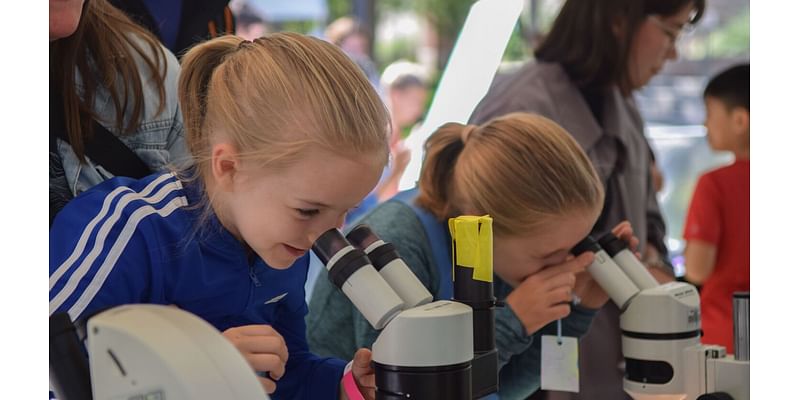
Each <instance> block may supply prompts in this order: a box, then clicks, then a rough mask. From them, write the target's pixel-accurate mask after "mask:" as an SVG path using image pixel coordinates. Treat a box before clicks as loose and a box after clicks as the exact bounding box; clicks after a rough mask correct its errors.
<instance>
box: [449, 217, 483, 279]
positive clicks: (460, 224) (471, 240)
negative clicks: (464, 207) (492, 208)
mask: <svg viewBox="0 0 800 400" xmlns="http://www.w3.org/2000/svg"><path fill="white" fill-rule="evenodd" d="M448 225H449V227H450V236H451V237H452V238H453V248H454V249H455V254H454V255H453V256H454V257H453V258H454V259H455V260H454V261H455V262H454V263H453V265H454V268H455V265H456V264H458V265H460V266H462V267H469V268H472V269H473V270H474V271H473V272H472V279H474V280H476V281H483V282H492V271H493V270H492V217H490V216H488V215H484V216H481V217H479V216H475V215H462V216H460V217H456V218H450V220H449V221H448Z"/></svg>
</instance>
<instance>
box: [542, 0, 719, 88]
mask: <svg viewBox="0 0 800 400" xmlns="http://www.w3.org/2000/svg"><path fill="white" fill-rule="evenodd" d="M689 4H691V5H692V7H693V8H694V14H693V16H692V17H691V19H690V21H689V23H691V24H695V23H697V21H699V20H700V17H702V15H703V11H704V10H705V0H602V1H598V0H566V2H565V3H564V6H563V7H562V8H561V12H559V14H558V16H557V17H556V20H555V22H553V27H552V29H551V30H550V32H549V33H548V34H547V36H545V38H544V40H543V41H542V43H541V44H540V45H539V46H538V48H537V49H536V51H535V55H536V59H537V60H539V61H545V62H554V63H558V64H561V66H562V67H563V68H564V70H565V71H566V72H567V74H568V75H569V76H570V78H571V79H572V80H573V81H574V82H575V83H576V84H577V85H578V86H579V87H581V88H585V87H591V88H602V87H605V86H608V85H612V84H618V85H620V87H621V88H622V89H623V91H625V92H629V91H630V89H631V84H630V82H629V79H630V78H629V74H628V53H629V52H630V48H631V43H632V41H633V36H634V34H635V33H636V31H637V29H638V28H639V26H640V25H641V24H642V23H643V22H644V21H645V18H647V16H648V15H660V16H664V17H667V16H671V15H674V14H676V13H677V12H679V11H680V10H681V9H683V8H684V7H686V6H687V5H689ZM617 21H619V26H621V27H622V32H621V37H618V35H617V34H615V32H614V26H615V25H617V24H618V23H617Z"/></svg>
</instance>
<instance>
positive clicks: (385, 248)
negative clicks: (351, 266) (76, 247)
mask: <svg viewBox="0 0 800 400" xmlns="http://www.w3.org/2000/svg"><path fill="white" fill-rule="evenodd" d="M347 240H348V241H349V242H350V243H352V244H353V245H354V246H355V247H357V248H359V249H361V250H363V251H364V253H367V257H369V261H370V263H371V264H372V266H373V267H375V269H376V270H377V271H378V272H379V273H380V274H381V276H382V277H383V279H385V280H386V282H387V283H388V284H389V286H391V287H392V289H394V290H395V292H397V295H398V296H400V298H401V299H403V303H404V307H405V308H412V307H416V306H419V305H421V304H426V303H430V302H431V301H433V295H431V293H430V292H429V291H428V289H426V288H425V286H424V285H423V284H422V282H420V281H419V278H417V276H416V275H414V273H413V272H411V269H410V268H409V267H408V265H406V263H405V261H403V259H402V258H400V254H398V253H397V249H395V247H394V245H392V244H391V243H387V242H384V241H383V240H382V239H381V238H379V237H378V235H376V234H375V232H373V231H372V229H370V228H369V227H368V226H367V225H359V226H357V227H355V228H354V229H353V230H352V231H350V233H348V234H347Z"/></svg>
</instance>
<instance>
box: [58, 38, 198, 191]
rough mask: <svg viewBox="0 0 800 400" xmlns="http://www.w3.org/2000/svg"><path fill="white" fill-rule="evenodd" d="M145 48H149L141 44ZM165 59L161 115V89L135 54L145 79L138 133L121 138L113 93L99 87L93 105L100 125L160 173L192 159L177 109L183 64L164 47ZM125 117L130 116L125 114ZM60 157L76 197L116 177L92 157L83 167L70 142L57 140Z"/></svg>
mask: <svg viewBox="0 0 800 400" xmlns="http://www.w3.org/2000/svg"><path fill="white" fill-rule="evenodd" d="M142 48H143V49H147V48H148V47H147V46H145V45H144V44H142ZM162 49H163V51H164V55H165V59H166V75H165V79H164V89H165V95H166V97H165V103H164V108H163V110H162V111H161V112H158V102H159V96H158V87H157V86H156V85H155V83H154V82H153V80H152V78H151V77H150V76H149V73H150V71H149V69H148V68H147V66H146V64H145V62H144V60H143V59H142V58H141V57H139V56H138V53H136V52H132V54H133V55H134V56H136V57H137V59H136V62H137V67H138V69H139V72H140V76H141V80H142V94H143V97H144V109H143V112H142V119H141V122H140V124H139V126H138V127H137V128H136V130H135V131H134V132H133V133H131V134H129V135H124V136H120V133H121V132H119V130H118V129H117V127H116V125H117V124H116V111H115V108H114V102H113V100H112V99H111V94H110V92H109V91H108V90H107V89H105V88H103V87H100V86H98V88H97V92H96V94H95V99H94V103H93V109H94V111H95V113H97V115H98V122H99V123H100V124H101V125H102V126H104V127H105V128H106V129H108V131H109V132H111V133H114V134H115V135H117V136H119V138H120V140H121V141H122V142H123V143H125V145H127V146H128V147H129V148H130V149H131V150H133V152H134V153H135V154H136V155H137V156H138V157H139V158H140V159H141V160H142V161H143V162H144V163H145V164H146V165H147V166H148V167H149V168H150V169H151V170H152V171H154V172H155V171H161V170H164V169H165V168H166V166H167V165H168V164H172V165H180V164H181V163H183V162H186V161H187V160H188V159H189V155H188V154H189V153H188V150H187V146H186V143H185V140H184V135H183V117H182V116H181V112H180V109H179V107H178V93H177V88H178V73H179V72H180V64H178V60H177V59H176V58H175V56H174V55H173V54H172V53H171V52H170V51H169V50H167V49H166V48H164V47H163V46H162ZM76 81H77V85H78V91H79V92H80V90H81V87H82V84H81V82H80V78H79V77H77V79H76ZM126 115H129V113H127V112H126ZM58 154H59V156H60V157H61V163H62V166H63V173H64V176H65V177H66V181H67V183H68V184H69V190H70V192H72V195H73V196H77V195H78V194H80V193H82V192H84V191H85V190H87V189H89V188H90V187H92V186H94V185H96V184H98V183H100V182H102V181H105V180H106V179H109V178H111V177H113V176H114V175H113V174H111V173H110V172H108V171H107V170H106V169H105V168H103V167H102V166H100V165H98V164H95V163H94V162H93V161H92V160H91V159H89V157H88V156H87V157H86V163H85V164H81V162H80V161H79V159H78V157H77V156H76V155H75V153H74V152H73V151H72V147H71V146H70V145H69V143H67V142H65V141H62V140H60V139H59V140H58Z"/></svg>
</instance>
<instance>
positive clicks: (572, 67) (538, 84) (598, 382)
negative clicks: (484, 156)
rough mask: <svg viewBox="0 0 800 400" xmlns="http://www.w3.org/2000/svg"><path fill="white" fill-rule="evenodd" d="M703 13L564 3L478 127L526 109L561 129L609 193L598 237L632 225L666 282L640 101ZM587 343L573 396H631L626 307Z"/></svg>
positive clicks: (658, 5)
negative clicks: (637, 94) (623, 322)
mask: <svg viewBox="0 0 800 400" xmlns="http://www.w3.org/2000/svg"><path fill="white" fill-rule="evenodd" d="M704 9H705V0H604V1H597V0H566V1H565V2H564V5H563V8H562V9H561V11H560V13H559V15H558V16H557V17H556V20H555V22H554V23H553V27H552V29H551V30H550V32H549V33H548V35H547V36H546V37H545V38H544V39H543V41H542V42H541V43H540V44H539V46H538V48H537V49H536V51H535V56H536V60H535V61H532V62H529V63H528V64H526V65H524V66H522V67H521V68H520V69H519V70H517V71H516V72H514V73H513V74H512V75H510V76H505V77H502V78H498V79H495V82H494V83H493V85H492V88H491V89H490V90H489V93H488V94H487V95H486V97H485V98H484V99H483V101H482V102H481V104H480V105H479V106H478V108H477V109H476V110H475V112H474V114H473V116H472V120H471V121H470V122H471V123H474V124H481V123H484V122H486V121H488V120H490V119H492V118H494V117H497V116H500V115H504V114H507V113H510V112H519V111H522V112H529V113H534V114H539V115H543V116H545V117H548V118H550V119H552V120H554V121H556V122H557V123H558V124H559V125H561V126H563V127H564V128H565V129H566V130H567V131H568V132H569V133H570V134H571V135H572V136H574V138H575V139H576V140H577V142H578V143H579V144H580V145H581V147H582V148H583V150H584V151H585V152H586V153H587V154H588V155H589V158H590V159H591V161H592V163H593V164H594V167H595V169H596V170H597V172H598V174H599V176H600V179H601V180H602V182H603V183H604V186H605V191H606V198H605V204H604V206H603V211H602V213H601V215H600V218H599V219H598V221H597V223H596V224H595V226H594V229H593V232H595V233H600V232H607V231H609V230H610V229H611V228H612V227H614V226H615V225H616V224H618V223H619V222H620V221H623V220H628V221H630V222H631V224H632V226H633V231H634V232H636V233H637V236H639V237H641V238H643V239H646V240H642V242H641V244H640V248H639V251H640V252H641V254H642V255H643V258H644V261H645V262H646V264H647V265H648V266H649V267H651V268H650V270H651V272H652V273H653V275H655V276H656V278H658V279H659V280H662V281H666V280H670V279H672V276H674V274H673V272H672V269H671V268H670V267H669V266H668V265H666V264H665V263H664V261H663V260H664V259H665V258H664V256H665V254H666V247H665V246H664V243H663V239H664V234H665V226H664V221H663V218H662V217H661V213H660V211H659V209H658V203H657V202H656V197H655V191H654V187H653V182H652V177H651V174H650V173H649V166H650V159H649V154H650V153H649V145H648V143H647V140H646V139H645V137H644V123H643V121H642V117H641V116H640V114H639V111H638V110H637V107H636V105H635V103H634V101H633V97H632V94H633V92H634V91H635V90H637V89H640V88H642V87H643V86H645V85H646V84H647V83H648V82H649V81H650V79H651V78H652V77H653V76H654V75H656V74H657V73H658V72H659V71H660V70H661V68H662V67H663V66H664V64H665V63H666V62H667V61H669V60H673V59H676V58H677V56H678V53H677V49H676V46H675V44H676V41H677V40H678V37H679V36H680V34H681V32H683V31H684V29H685V28H686V27H688V26H691V25H694V24H696V23H697V21H698V20H699V19H700V17H701V16H702V14H703V11H704ZM580 343H581V344H580V356H579V359H580V377H581V378H580V394H575V395H573V398H577V399H625V398H627V395H626V394H625V393H624V391H623V389H622V377H623V372H624V367H623V365H624V364H623V362H622V361H623V359H622V354H621V340H620V332H619V309H618V308H617V307H616V306H615V305H614V304H613V303H610V302H609V303H607V304H606V305H605V306H604V307H603V308H601V310H600V311H599V312H598V313H597V314H596V316H595V318H594V320H593V322H592V326H591V329H590V330H589V332H588V333H587V334H586V335H585V336H584V337H583V338H582V339H581V342H580ZM509 372H510V371H509ZM556 395H559V396H567V394H565V393H558V394H556V393H549V394H548V396H549V397H547V398H549V399H554V398H556ZM539 396H541V398H544V395H539ZM559 398H561V397H559ZM567 398H568V396H567Z"/></svg>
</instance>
